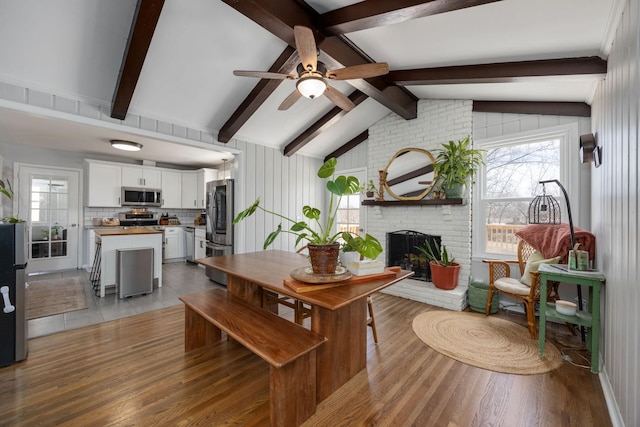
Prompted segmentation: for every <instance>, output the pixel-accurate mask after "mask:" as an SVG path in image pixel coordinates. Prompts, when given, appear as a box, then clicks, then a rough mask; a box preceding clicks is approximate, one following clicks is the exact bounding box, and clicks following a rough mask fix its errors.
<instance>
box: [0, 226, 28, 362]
mask: <svg viewBox="0 0 640 427" xmlns="http://www.w3.org/2000/svg"><path fill="white" fill-rule="evenodd" d="M27 244H28V243H27V223H25V222H21V223H18V224H0V293H1V295H0V366H8V365H11V364H12V363H14V362H18V361H20V360H23V359H25V358H26V357H27V318H26V306H27V292H26V288H25V268H26V267H27V260H28V257H29V253H28V246H27Z"/></svg>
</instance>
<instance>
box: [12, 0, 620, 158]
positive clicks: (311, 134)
mask: <svg viewBox="0 0 640 427" xmlns="http://www.w3.org/2000/svg"><path fill="white" fill-rule="evenodd" d="M622 2H623V0H563V1H562V2H558V1H556V0H536V1H534V2H532V1H526V0H502V1H500V0H431V1H411V0H378V1H373V0H367V1H362V2H356V1H352V0H308V1H306V2H304V1H302V0H244V1H240V0H223V1H220V0H167V1H161V0H139V1H137V2H136V1H134V0H115V1H104V0H102V1H100V0H82V1H80V0H76V1H73V0H50V1H48V2H39V1H37V0H25V1H21V2H15V1H11V0H0V57H1V58H3V60H2V61H1V62H0V99H1V98H2V97H3V96H2V94H3V92H2V89H3V88H4V90H5V91H7V90H11V89H13V88H15V87H26V88H31V89H33V90H37V91H39V92H43V93H49V94H57V95H61V96H65V97H67V98H71V99H77V100H79V101H87V102H95V103H99V104H104V105H106V106H107V107H106V108H108V109H109V114H110V116H111V117H112V118H113V119H119V120H125V122H126V119H127V115H128V114H129V115H131V114H135V115H138V116H141V117H146V118H151V119H156V120H163V121H166V122H169V123H173V124H175V125H177V126H184V127H186V128H189V129H195V130H198V131H203V132H208V133H211V134H212V135H214V140H213V142H212V144H210V145H211V148H213V149H214V152H215V151H219V152H221V153H216V154H217V157H216V156H213V157H208V158H207V159H206V162H208V163H215V162H216V161H219V158H222V157H224V155H225V154H224V150H225V146H226V144H227V143H228V141H230V140H232V139H234V138H235V139H239V140H243V141H248V142H252V143H256V144H261V145H266V146H270V147H275V148H278V149H279V150H281V151H282V153H283V155H287V156H290V155H293V154H295V153H300V154H304V155H309V156H314V157H320V158H322V157H325V156H328V155H330V154H335V153H340V152H342V151H344V150H347V149H348V148H350V147H352V146H354V145H356V144H358V143H360V142H362V141H364V140H366V138H367V132H366V131H367V129H368V128H369V127H370V126H371V125H372V124H373V123H375V122H376V121H378V120H380V119H381V118H383V117H384V116H386V115H387V114H390V113H392V114H397V115H399V116H401V117H403V118H404V119H406V120H411V119H412V118H415V117H416V106H417V102H418V99H421V98H431V99H471V100H473V101H474V109H475V110H477V111H497V112H525V113H526V112H529V113H536V114H537V113H542V114H565V115H587V116H588V115H589V114H590V107H589V104H590V102H591V99H592V97H593V94H594V91H595V88H596V85H597V82H598V81H599V80H601V79H603V78H604V76H605V74H606V69H607V63H606V59H607V55H608V52H609V48H610V40H612V37H613V34H612V28H615V26H616V24H617V20H618V19H619V14H620V10H621V3H622ZM295 25H303V26H306V27H308V28H311V29H312V30H313V32H314V35H315V40H316V44H317V46H318V48H319V59H320V60H321V61H322V62H324V63H325V64H327V66H328V67H329V68H330V69H335V68H340V67H344V66H353V65H358V64H365V63H369V62H387V63H388V64H389V67H390V70H391V71H390V73H389V74H387V75H384V76H381V77H374V78H369V79H357V80H346V81H331V82H330V85H331V86H333V87H334V88H336V89H337V90H339V91H340V92H342V93H344V94H345V95H347V96H349V98H350V99H351V100H352V101H353V102H354V104H356V107H355V108H354V109H353V110H352V111H350V112H345V111H343V110H341V109H340V108H338V107H336V106H335V105H334V104H332V103H331V102H330V101H329V100H327V98H326V97H324V96H322V97H318V98H315V99H313V100H311V99H306V98H302V99H301V100H299V101H298V102H297V103H296V104H294V105H293V107H291V108H290V109H288V110H286V111H279V110H278V106H279V105H280V103H281V102H282V101H283V100H284V99H285V98H286V97H287V96H288V95H289V94H290V93H291V92H292V91H293V90H294V88H295V82H293V81H290V80H261V79H254V78H247V77H237V76H234V75H233V70H239V69H240V70H263V71H267V70H269V71H273V72H283V73H291V72H294V71H295V68H296V66H297V64H298V62H299V59H298V55H297V53H296V51H295V42H294V37H293V28H294V26H295ZM2 83H4V86H2ZM41 120H42V117H41V116H40V117H38V116H35V115H34V114H32V113H31V112H29V111H26V112H23V111H17V110H15V109H12V105H7V104H6V103H5V104H2V105H0V142H8V143H24V144H31V145H37V144H38V143H37V142H34V141H42V143H41V144H43V145H46V146H48V147H60V148H63V149H73V148H70V147H72V146H74V144H75V145H76V149H78V150H85V151H86V152H88V153H90V152H93V153H99V152H103V153H109V150H110V147H108V146H107V144H106V143H105V141H107V140H108V139H109V138H110V137H112V136H113V133H114V132H118V133H119V136H118V137H119V138H123V135H122V133H123V132H124V133H125V135H124V136H126V128H122V129H116V130H114V129H113V126H110V127H100V126H86V124H83V127H82V132H78V134H81V135H82V139H81V141H80V140H78V141H75V140H74V138H73V136H72V135H73V134H74V132H73V130H69V129H67V130H61V131H58V132H57V131H55V130H53V128H55V127H56V125H55V123H57V122H58V121H57V120H47V121H46V122H45V124H42V123H40V121H41ZM114 122H116V123H118V122H117V120H114ZM74 125H75V123H73V121H71V123H68V122H67V123H64V126H65V127H68V126H72V127H73V126H74ZM38 132H40V134H39V133H38ZM42 132H46V134H42ZM65 134H66V138H65ZM131 138H132V139H135V138H136V135H133V136H131ZM78 139H80V138H78ZM168 143H171V141H168ZM166 144H167V141H163V140H162V137H160V136H158V137H156V136H153V135H151V136H148V135H147V136H145V147H149V151H148V152H147V153H141V154H139V156H142V157H141V158H144V157H145V156H147V158H149V159H150V160H156V161H161V162H162V161H164V162H169V163H171V162H172V161H173V162H175V163H182V164H185V165H188V164H189V165H197V164H198V162H201V163H202V162H203V161H205V160H203V159H204V157H203V156H202V153H203V152H206V151H210V150H208V147H206V144H202V143H200V144H195V145H196V147H188V149H187V147H185V146H184V144H183V146H182V148H183V151H185V153H186V152H188V151H189V150H192V151H193V152H190V151H189V153H188V154H185V156H186V157H192V158H191V159H190V160H187V159H184V160H183V159H176V156H175V155H174V156H172V153H171V151H172V150H170V149H167V145H166ZM153 145H155V146H156V147H155V148H156V151H153V150H152V149H151V146H153ZM111 154H113V153H111ZM173 154H175V153H173ZM151 157H153V158H151ZM162 157H165V158H164V159H163V158H162Z"/></svg>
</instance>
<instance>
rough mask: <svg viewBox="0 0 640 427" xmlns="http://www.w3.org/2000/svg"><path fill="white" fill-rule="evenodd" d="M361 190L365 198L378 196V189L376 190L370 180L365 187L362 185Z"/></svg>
mask: <svg viewBox="0 0 640 427" xmlns="http://www.w3.org/2000/svg"><path fill="white" fill-rule="evenodd" d="M361 189H362V191H364V192H365V193H366V195H367V197H377V196H378V194H379V193H378V189H377V188H376V185H375V184H374V183H373V180H372V179H370V180H369V183H368V184H367V186H366V187H365V186H364V185H363V186H362V187H361Z"/></svg>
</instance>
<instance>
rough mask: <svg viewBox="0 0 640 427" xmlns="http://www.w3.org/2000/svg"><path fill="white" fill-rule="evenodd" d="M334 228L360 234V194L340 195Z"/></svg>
mask: <svg viewBox="0 0 640 427" xmlns="http://www.w3.org/2000/svg"><path fill="white" fill-rule="evenodd" d="M336 230H337V231H350V232H351V233H352V234H358V235H359V234H360V194H354V195H352V196H343V197H342V200H341V201H340V206H339V207H338V214H337V215H336Z"/></svg>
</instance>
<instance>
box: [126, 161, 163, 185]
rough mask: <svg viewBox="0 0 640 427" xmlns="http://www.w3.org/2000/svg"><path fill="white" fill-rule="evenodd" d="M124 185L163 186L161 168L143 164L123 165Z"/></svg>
mask: <svg viewBox="0 0 640 427" xmlns="http://www.w3.org/2000/svg"><path fill="white" fill-rule="evenodd" d="M122 185H123V186H125V187H146V188H162V172H161V170H160V169H157V168H152V167H143V166H122Z"/></svg>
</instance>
